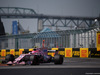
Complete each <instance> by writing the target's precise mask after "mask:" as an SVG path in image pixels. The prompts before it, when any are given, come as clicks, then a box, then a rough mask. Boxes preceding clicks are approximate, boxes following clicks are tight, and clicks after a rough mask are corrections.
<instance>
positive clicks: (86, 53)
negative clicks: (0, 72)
mask: <svg viewBox="0 0 100 75" xmlns="http://www.w3.org/2000/svg"><path fill="white" fill-rule="evenodd" d="M50 50H51V51H49V52H48V55H51V56H52V57H54V55H55V53H54V51H52V50H57V51H58V53H59V54H60V55H63V56H64V57H69V58H70V57H80V58H91V57H99V58H100V48H52V49H50ZM23 51H33V48H30V49H10V50H9V49H2V50H0V57H5V56H6V55H8V54H13V55H14V56H19V55H20V54H22V53H23Z"/></svg>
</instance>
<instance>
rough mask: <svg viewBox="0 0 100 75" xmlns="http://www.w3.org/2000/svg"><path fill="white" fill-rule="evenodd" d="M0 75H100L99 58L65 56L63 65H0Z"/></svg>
mask: <svg viewBox="0 0 100 75" xmlns="http://www.w3.org/2000/svg"><path fill="white" fill-rule="evenodd" d="M0 75H100V58H65V59H64V63H63V65H54V63H42V64H40V65H33V66H31V65H26V66H23V65H16V66H0Z"/></svg>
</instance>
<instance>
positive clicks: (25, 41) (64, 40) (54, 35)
mask: <svg viewBox="0 0 100 75" xmlns="http://www.w3.org/2000/svg"><path fill="white" fill-rule="evenodd" d="M98 30H99V28H90V29H77V30H64V31H50V32H40V33H31V34H22V35H7V36H0V49H19V48H32V47H34V46H38V47H42V43H43V40H44V41H45V42H44V45H45V47H48V48H52V47H58V48H61V47H62V48H63V47H64V48H82V47H84V48H95V47H96V32H97V31H98Z"/></svg>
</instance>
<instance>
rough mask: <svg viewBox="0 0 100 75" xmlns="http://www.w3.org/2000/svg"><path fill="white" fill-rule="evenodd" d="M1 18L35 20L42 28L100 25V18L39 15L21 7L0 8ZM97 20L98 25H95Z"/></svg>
mask: <svg viewBox="0 0 100 75" xmlns="http://www.w3.org/2000/svg"><path fill="white" fill-rule="evenodd" d="M0 17H1V18H12V19H13V18H19V19H23V18H27V19H29V18H35V19H37V20H38V21H37V22H38V23H37V24H38V25H39V24H40V23H39V22H40V21H41V24H40V26H41V27H42V29H43V27H44V26H52V27H66V28H69V27H70V28H73V27H74V28H76V29H77V28H80V27H81V26H82V25H83V27H85V28H90V27H94V26H96V25H100V18H99V17H75V16H53V15H44V14H38V13H36V12H35V11H34V10H33V9H29V8H20V7H0ZM95 19H96V20H97V22H98V24H95V23H96V22H95Z"/></svg>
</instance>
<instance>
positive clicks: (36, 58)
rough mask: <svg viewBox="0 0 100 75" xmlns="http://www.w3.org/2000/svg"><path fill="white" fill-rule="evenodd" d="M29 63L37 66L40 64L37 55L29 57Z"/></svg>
mask: <svg viewBox="0 0 100 75" xmlns="http://www.w3.org/2000/svg"><path fill="white" fill-rule="evenodd" d="M30 61H32V63H31V65H39V64H40V61H39V56H37V55H32V56H30Z"/></svg>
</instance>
